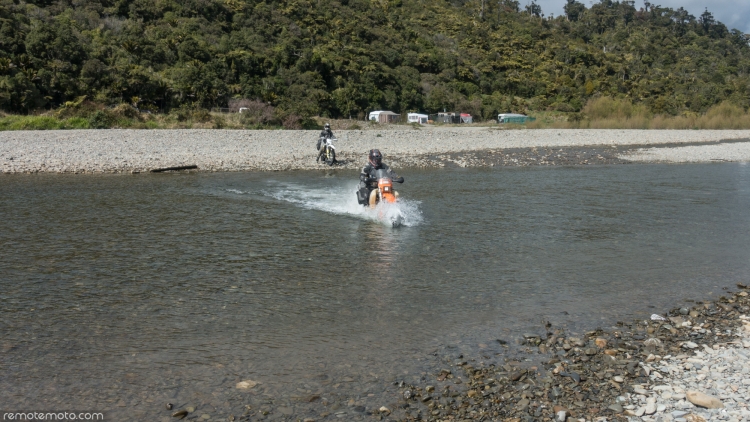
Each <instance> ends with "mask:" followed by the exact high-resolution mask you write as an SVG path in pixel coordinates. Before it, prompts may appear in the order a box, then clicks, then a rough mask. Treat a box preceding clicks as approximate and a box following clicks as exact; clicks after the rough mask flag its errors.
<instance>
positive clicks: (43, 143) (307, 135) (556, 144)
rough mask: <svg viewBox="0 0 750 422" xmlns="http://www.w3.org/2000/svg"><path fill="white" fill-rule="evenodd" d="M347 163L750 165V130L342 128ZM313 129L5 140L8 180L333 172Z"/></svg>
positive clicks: (60, 134)
mask: <svg viewBox="0 0 750 422" xmlns="http://www.w3.org/2000/svg"><path fill="white" fill-rule="evenodd" d="M335 135H336V137H337V141H336V143H335V146H336V150H337V156H338V158H339V161H340V164H339V165H337V166H336V167H337V168H348V169H355V168H358V167H360V166H361V165H363V164H364V161H365V156H366V153H367V151H368V150H370V149H372V148H378V149H380V150H381V151H382V152H383V154H384V156H385V161H386V162H387V163H389V164H391V165H392V166H394V167H396V168H407V167H443V166H460V167H480V166H518V165H590V164H612V163H627V162H633V161H646V162H654V161H656V162H723V161H734V162H736V161H750V130H702V131H698V130H611V129H587V130H581V129H542V130H503V129H498V128H496V127H423V128H411V127H409V128H408V129H402V130H393V129H392V128H391V129H388V130H386V129H384V130H341V131H336V132H335ZM317 136H318V131H315V130H307V131H306V130H299V131H290V130H132V129H108V130H55V131H13V132H2V133H0V172H2V173H40V172H43V173H132V172H147V171H150V170H153V169H159V168H165V167H175V166H188V165H196V166H197V167H198V170H199V171H280V170H310V169H325V168H328V167H327V166H325V165H323V164H319V163H316V162H315V157H316V150H315V141H316V139H317Z"/></svg>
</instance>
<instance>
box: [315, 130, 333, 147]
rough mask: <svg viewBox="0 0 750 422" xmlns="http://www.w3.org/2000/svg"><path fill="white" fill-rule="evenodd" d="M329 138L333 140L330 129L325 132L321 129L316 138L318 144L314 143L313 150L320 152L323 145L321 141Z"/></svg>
mask: <svg viewBox="0 0 750 422" xmlns="http://www.w3.org/2000/svg"><path fill="white" fill-rule="evenodd" d="M327 138H331V139H333V131H331V129H328V130H325V129H323V131H322V132H320V136H319V137H318V142H316V143H315V149H317V150H320V146H321V145H322V144H323V139H327Z"/></svg>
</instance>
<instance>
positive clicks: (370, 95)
mask: <svg viewBox="0 0 750 422" xmlns="http://www.w3.org/2000/svg"><path fill="white" fill-rule="evenodd" d="M560 1H561V2H564V10H565V14H564V15H563V16H557V17H552V16H545V15H544V11H543V10H541V8H540V7H539V6H538V5H537V4H536V3H535V2H533V1H532V2H528V3H527V4H526V5H525V6H524V7H521V3H520V2H519V1H517V0H498V1H487V0H438V1H432V2H424V1H423V0H316V1H314V2H313V1H311V0H295V1H291V0H259V1H253V2H250V1H247V0H183V1H179V2H178V1H174V0H163V1H158V2H157V1H146V0H136V1H125V0H107V1H101V0H80V1H76V2H73V3H70V2H53V1H47V0H35V1H28V2H18V1H13V0H0V109H2V110H5V111H9V112H13V113H28V112H31V111H33V110H38V109H44V108H47V109H58V108H60V107H62V109H61V111H60V112H59V113H58V117H59V118H60V119H66V118H74V117H76V118H82V119H84V120H85V121H86V122H88V123H87V124H89V125H90V126H91V127H112V126H117V125H120V124H125V122H131V123H128V124H136V123H137V124H146V123H143V122H142V121H141V120H139V119H140V117H138V116H137V114H138V113H136V110H135V108H133V107H137V108H138V109H140V110H149V111H152V112H157V111H161V112H165V113H170V114H169V115H170V118H173V119H174V121H178V122H188V121H189V122H202V123H210V122H213V123H214V126H216V127H223V126H224V125H225V122H223V121H221V119H214V118H212V117H211V116H210V115H209V114H208V113H205V112H201V111H200V110H205V109H209V108H212V107H227V106H228V104H229V102H230V101H232V100H234V99H248V100H247V101H250V103H251V104H252V107H253V110H252V111H251V112H250V113H249V114H247V115H246V116H243V117H242V118H243V122H244V123H243V124H245V125H246V126H247V127H265V126H269V125H270V126H284V127H288V128H302V127H313V126H314V125H315V123H314V122H313V121H312V120H311V119H310V117H311V116H316V115H319V116H327V117H332V118H336V117H345V118H346V117H354V118H362V117H364V116H365V113H366V112H368V111H370V110H374V109H389V110H393V111H396V112H408V111H417V110H419V111H426V112H437V111H442V110H444V109H445V110H448V111H454V110H460V111H464V112H470V113H472V114H473V115H475V116H476V117H477V119H482V118H484V119H492V118H494V116H495V115H496V114H497V113H498V112H528V111H535V110H540V111H541V110H549V111H559V112H566V113H576V112H580V111H581V109H582V107H583V105H584V104H586V103H587V101H588V100H590V99H591V98H596V97H599V96H607V97H615V98H626V99H628V100H630V101H632V102H633V103H634V104H640V105H643V106H645V107H646V108H647V109H648V110H649V112H650V113H656V114H672V115H681V114H683V113H685V112H694V113H699V112H705V111H706V110H707V109H709V108H710V107H711V106H713V105H716V104H719V103H722V102H724V101H730V102H732V103H734V104H737V105H739V106H741V107H743V108H748V106H750V96H749V95H748V94H749V93H748V86H750V77H748V71H749V70H750V48H749V47H748V37H747V36H746V35H745V34H743V33H741V32H740V31H737V30H731V31H730V30H728V29H727V28H726V27H725V26H724V25H723V24H721V23H720V22H717V21H716V19H715V18H714V17H713V15H712V14H711V13H710V12H709V11H708V10H706V11H705V12H704V13H703V14H701V15H700V16H699V17H695V16H692V15H690V14H689V13H687V12H686V11H685V10H684V9H682V8H680V9H677V10H673V9H670V8H664V7H660V6H655V5H651V4H650V3H648V5H647V7H646V8H645V9H636V8H635V6H634V2H633V1H630V0H622V1H613V0H601V1H599V2H597V3H594V4H593V5H591V7H589V8H587V7H586V4H585V3H586V2H582V1H577V0H560ZM84 96H85V98H87V99H88V102H86V101H83V100H81V101H79V99H81V98H82V97H84ZM75 102H78V105H76V106H74V105H73V104H72V103H75ZM66 103H68V104H67V105H66ZM118 104H124V105H127V106H126V107H129V109H128V108H122V107H125V106H120V108H119V109H114V108H112V107H113V106H116V105H118ZM131 105H132V106H133V107H131ZM133 122H135V123H133ZM138 122H141V123H138ZM79 123H80V122H79Z"/></svg>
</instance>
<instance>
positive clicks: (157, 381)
mask: <svg viewBox="0 0 750 422" xmlns="http://www.w3.org/2000/svg"><path fill="white" fill-rule="evenodd" d="M401 173H403V175H404V176H405V177H406V183H405V184H404V185H403V186H397V188H398V189H399V190H400V191H401V198H402V199H403V204H402V206H401V211H402V212H403V214H404V215H405V217H406V220H405V225H404V226H402V227H399V228H391V227H389V226H388V225H386V224H383V223H381V222H379V220H378V213H377V212H366V211H363V210H362V209H360V207H358V206H357V205H356V199H355V197H354V194H353V192H354V189H355V185H356V177H357V175H356V173H353V172H351V171H341V172H337V171H328V172H327V173H326V171H320V172H290V173H223V174H208V173H206V174H203V173H197V174H160V175H139V176H129V175H128V176H122V175H119V176H118V175H108V176H5V177H1V178H0V250H1V251H2V252H0V303H1V304H2V307H0V391H2V394H0V411H7V410H13V411H39V410H55V411H65V410H86V411H103V412H105V413H106V414H107V415H108V416H109V418H110V419H108V420H126V419H129V420H170V419H171V418H170V417H169V415H170V413H171V412H169V411H167V410H166V409H165V407H164V404H165V403H167V402H170V403H174V405H175V408H176V409H177V408H184V407H188V406H189V407H195V408H196V411H195V412H193V413H191V414H190V416H189V418H190V419H193V418H201V417H202V418H203V419H202V420H226V418H227V417H228V416H229V415H230V414H232V415H235V416H240V415H244V414H247V415H251V416H252V420H256V419H258V418H260V419H266V420H286V419H290V420H291V419H292V418H293V419H294V420H296V419H298V418H305V417H313V418H315V419H316V420H321V419H342V418H343V419H345V420H358V419H359V418H365V417H366V416H365V415H366V413H365V412H368V411H371V410H373V409H377V408H378V407H380V406H382V405H387V406H392V405H394V404H395V403H396V401H397V398H396V396H395V394H396V393H395V389H394V388H393V382H394V381H399V380H405V381H407V382H412V381H416V380H417V379H419V378H420V377H421V376H422V375H423V374H424V373H426V372H429V371H435V370H436V368H438V369H439V367H440V366H441V365H444V364H445V362H446V361H447V362H450V361H452V360H453V359H457V358H459V357H460V356H461V355H464V356H463V358H465V359H476V360H478V361H485V362H493V361H496V360H502V359H506V358H508V357H509V356H515V357H519V356H521V358H523V357H522V356H523V355H522V348H521V347H518V346H514V345H515V344H516V339H518V338H519V337H521V336H522V335H523V334H524V333H527V332H530V333H537V334H542V333H544V323H545V322H546V321H549V322H551V323H552V324H553V327H561V326H562V327H566V328H567V329H568V330H570V331H573V332H578V333H580V332H582V331H584V330H587V329H592V328H596V327H598V326H611V325H613V324H614V323H615V322H616V321H618V320H622V319H632V318H636V317H638V318H643V317H647V316H648V315H650V314H651V313H653V312H663V311H665V310H666V309H667V308H665V307H673V306H678V305H680V304H682V303H686V302H689V301H692V300H701V299H707V298H711V297H714V296H718V295H720V294H721V293H722V291H723V290H722V289H724V288H726V287H731V286H733V285H734V283H736V282H747V281H748V279H750V246H749V245H750V212H748V210H750V166H747V165H741V164H711V165H620V166H608V167H588V168H587V167H575V168H572V167H571V168H554V167H552V168H550V167H544V168H543V167H534V168H511V169H508V168H506V169H492V170H489V169H471V170H465V169H453V170H447V169H444V170H404V171H402V172H401ZM497 340H502V342H498V341H497ZM504 342H507V343H508V344H506V345H504V344H502V343H504ZM243 380H252V381H255V382H258V383H259V384H258V385H257V386H255V387H254V388H252V389H250V390H247V391H243V390H238V389H237V388H236V387H235V385H236V383H237V382H239V381H243ZM321 412H323V413H322V416H321ZM264 413H266V415H264ZM328 413H330V416H326V415H327V414H328ZM204 414H205V415H207V416H203V415H204ZM207 418H208V419H207Z"/></svg>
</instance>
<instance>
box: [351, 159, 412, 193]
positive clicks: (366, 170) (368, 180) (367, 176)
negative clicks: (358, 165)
mask: <svg viewBox="0 0 750 422" xmlns="http://www.w3.org/2000/svg"><path fill="white" fill-rule="evenodd" d="M379 168H380V169H385V171H386V172H387V173H388V176H390V177H391V179H393V181H394V182H396V183H404V178H403V177H399V176H398V175H397V174H396V173H394V172H393V170H391V168H390V167H388V165H387V164H385V163H383V164H380V167H379ZM375 170H377V168H375V166H373V165H372V164H370V163H367V165H366V166H364V167H363V168H362V172H360V173H359V181H360V184H361V185H362V186H366V187H368V188H376V187H378V181H377V180H372V179H373V178H374V177H375Z"/></svg>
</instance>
